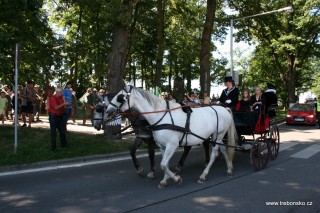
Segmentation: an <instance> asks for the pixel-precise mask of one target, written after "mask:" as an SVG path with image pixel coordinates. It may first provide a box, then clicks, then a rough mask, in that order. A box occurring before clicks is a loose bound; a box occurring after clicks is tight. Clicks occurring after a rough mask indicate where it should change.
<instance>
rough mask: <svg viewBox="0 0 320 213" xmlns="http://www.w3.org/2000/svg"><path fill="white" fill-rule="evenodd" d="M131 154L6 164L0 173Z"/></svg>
mask: <svg viewBox="0 0 320 213" xmlns="http://www.w3.org/2000/svg"><path fill="white" fill-rule="evenodd" d="M145 152H146V150H138V151H137V154H140V153H145ZM129 155H130V153H129V151H127V152H119V153H111V154H102V155H91V156H83V157H75V158H67V159H59V160H52V161H43V162H37V163H31V164H21V165H13V166H5V167H0V173H5V172H14V171H21V170H27V169H41V168H46V167H61V166H65V165H70V164H79V163H87V162H94V161H101V160H107V159H112V158H116V157H122V156H129Z"/></svg>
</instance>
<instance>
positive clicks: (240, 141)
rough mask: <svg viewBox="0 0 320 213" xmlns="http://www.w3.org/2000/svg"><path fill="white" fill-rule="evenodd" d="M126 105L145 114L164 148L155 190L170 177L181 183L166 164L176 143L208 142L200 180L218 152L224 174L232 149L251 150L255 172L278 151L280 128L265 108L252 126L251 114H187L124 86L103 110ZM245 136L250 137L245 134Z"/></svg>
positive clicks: (215, 109) (213, 109)
mask: <svg viewBox="0 0 320 213" xmlns="http://www.w3.org/2000/svg"><path fill="white" fill-rule="evenodd" d="M130 108H135V109H136V110H137V111H139V112H140V114H143V116H144V117H145V119H146V120H147V121H148V123H149V124H150V126H149V129H150V130H152V133H153V137H154V139H155V141H156V143H157V145H158V147H159V148H160V150H161V152H162V160H161V163H160V166H161V169H162V170H163V171H164V178H163V180H162V181H160V184H159V185H158V187H159V188H164V187H166V186H167V185H168V183H167V181H168V180H169V179H170V178H171V179H173V180H174V181H175V182H177V183H181V182H182V178H181V177H180V176H179V175H178V174H176V173H174V172H172V171H171V170H170V168H169V161H170V159H171V157H172V156H173V154H174V152H175V150H176V149H177V148H178V147H179V146H180V147H186V146H194V145H198V144H201V143H204V141H209V142H210V143H211V144H212V148H211V154H210V161H209V162H208V164H207V165H206V168H205V169H204V171H203V172H202V174H201V175H200V177H199V179H198V182H199V183H203V182H205V180H206V176H207V175H208V173H209V170H210V168H211V166H212V164H213V163H214V161H215V159H216V157H217V156H218V154H219V150H220V151H221V153H222V154H223V156H224V158H225V161H226V164H227V174H228V176H230V175H232V172H233V156H234V152H235V150H239V151H250V160H251V163H252V165H253V167H254V168H255V169H256V170H261V169H263V168H265V167H266V166H267V164H268V161H269V159H270V158H271V159H275V158H276V157H277V155H278V152H279V143H280V138H279V130H278V126H277V125H276V124H275V123H274V117H272V116H269V113H268V112H267V113H260V114H259V119H258V121H257V122H256V123H255V128H252V124H251V123H250V122H248V121H249V120H250V113H247V112H232V110H231V109H229V108H225V107H222V106H216V105H214V106H208V105H207V106H205V107H199V106H198V107H195V108H192V109H191V110H187V111H186V112H185V111H184V110H182V109H183V108H184V106H181V105H180V104H177V103H172V102H171V103H170V102H166V101H165V100H163V99H160V98H159V97H156V96H154V95H153V94H151V93H149V92H147V91H144V90H142V89H139V88H135V87H132V86H127V87H124V89H123V90H121V91H120V92H119V93H118V94H117V95H116V96H115V97H114V98H113V99H112V101H111V102H110V104H109V106H108V108H107V110H106V114H108V115H111V114H113V113H114V112H119V111H125V110H128V109H130ZM268 110H274V109H272V108H268ZM249 135H251V136H252V139H248V138H246V137H247V136H249Z"/></svg>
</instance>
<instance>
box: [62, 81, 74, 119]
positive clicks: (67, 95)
mask: <svg viewBox="0 0 320 213" xmlns="http://www.w3.org/2000/svg"><path fill="white" fill-rule="evenodd" d="M71 87H72V84H71V82H70V81H69V82H67V84H66V87H65V88H64V90H63V94H62V96H63V100H64V101H65V102H67V103H70V105H69V106H68V107H66V108H65V110H64V113H65V122H66V125H67V123H68V120H69V118H70V115H71V110H72V88H71Z"/></svg>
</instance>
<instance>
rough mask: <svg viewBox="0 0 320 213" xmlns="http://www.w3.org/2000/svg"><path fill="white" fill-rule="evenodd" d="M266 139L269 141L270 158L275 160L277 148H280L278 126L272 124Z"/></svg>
mask: <svg viewBox="0 0 320 213" xmlns="http://www.w3.org/2000/svg"><path fill="white" fill-rule="evenodd" d="M268 141H269V142H270V151H271V153H270V154H271V159H272V160H275V159H276V158H277V156H278V153H279V148H280V135H279V128H278V126H277V125H273V126H272V127H271V128H270V134H269V137H268Z"/></svg>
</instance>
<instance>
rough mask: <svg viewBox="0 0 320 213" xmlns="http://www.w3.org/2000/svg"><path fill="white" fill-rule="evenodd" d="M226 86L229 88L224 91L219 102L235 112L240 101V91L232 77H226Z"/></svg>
mask: <svg viewBox="0 0 320 213" xmlns="http://www.w3.org/2000/svg"><path fill="white" fill-rule="evenodd" d="M224 84H225V86H226V87H227V88H226V89H224V90H223V91H222V93H221V95H220V98H219V102H220V104H222V105H224V106H226V107H229V108H230V109H231V110H234V109H235V108H236V106H237V103H238V100H239V89H238V88H237V87H236V86H235V83H234V81H233V79H232V76H226V77H225V79H224Z"/></svg>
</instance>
